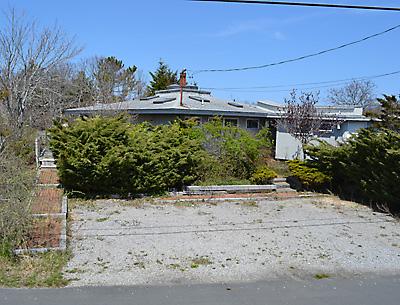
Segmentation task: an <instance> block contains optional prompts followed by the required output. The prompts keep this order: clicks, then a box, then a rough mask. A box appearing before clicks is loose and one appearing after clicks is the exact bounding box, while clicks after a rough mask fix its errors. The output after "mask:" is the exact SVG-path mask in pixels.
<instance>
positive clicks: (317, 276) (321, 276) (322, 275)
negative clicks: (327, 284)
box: [314, 273, 331, 280]
mask: <svg viewBox="0 0 400 305" xmlns="http://www.w3.org/2000/svg"><path fill="white" fill-rule="evenodd" d="M330 277H331V276H330V275H329V274H326V273H317V274H315V275H314V278H315V279H317V280H323V279H329V278H330Z"/></svg>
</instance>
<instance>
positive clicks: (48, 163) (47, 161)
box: [39, 158, 56, 168]
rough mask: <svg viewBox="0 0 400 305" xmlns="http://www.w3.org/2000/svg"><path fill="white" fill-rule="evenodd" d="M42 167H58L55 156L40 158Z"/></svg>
mask: <svg viewBox="0 0 400 305" xmlns="http://www.w3.org/2000/svg"><path fill="white" fill-rule="evenodd" d="M39 163H40V167H41V168H56V164H55V160H54V159H53V158H41V159H39Z"/></svg>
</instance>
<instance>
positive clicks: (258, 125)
mask: <svg viewBox="0 0 400 305" xmlns="http://www.w3.org/2000/svg"><path fill="white" fill-rule="evenodd" d="M248 121H257V127H255V128H250V127H247V122H248ZM246 129H250V130H256V129H260V120H259V119H246Z"/></svg>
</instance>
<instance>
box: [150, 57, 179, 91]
mask: <svg viewBox="0 0 400 305" xmlns="http://www.w3.org/2000/svg"><path fill="white" fill-rule="evenodd" d="M150 76H151V78H152V80H151V81H150V84H149V85H148V86H147V92H146V95H147V96H152V95H154V94H155V92H156V91H157V90H165V89H167V87H168V86H169V85H172V84H177V83H178V72H177V71H175V72H174V71H172V70H171V69H170V68H169V67H168V65H167V64H166V63H164V62H163V61H162V60H160V62H159V63H158V68H157V70H156V71H155V72H154V73H153V72H150Z"/></svg>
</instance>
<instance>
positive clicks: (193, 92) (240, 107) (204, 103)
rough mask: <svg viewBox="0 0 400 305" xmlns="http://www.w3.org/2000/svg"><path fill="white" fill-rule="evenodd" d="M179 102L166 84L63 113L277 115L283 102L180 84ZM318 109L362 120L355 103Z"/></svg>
mask: <svg viewBox="0 0 400 305" xmlns="http://www.w3.org/2000/svg"><path fill="white" fill-rule="evenodd" d="M182 91H183V94H182V104H181V101H180V99H181V93H180V87H179V85H172V86H169V87H168V89H167V90H160V91H156V93H155V95H154V96H150V97H146V98H140V99H134V100H130V101H125V102H120V103H111V104H100V103H97V104H95V105H93V106H89V107H81V108H70V109H66V110H64V113H65V114H78V115H86V114H93V113H96V112H99V113H100V112H109V111H127V112H128V113H131V114H173V115H182V114H183V115H208V116H214V115H221V116H236V117H258V118H262V117H268V118H278V117H280V116H281V115H282V110H283V107H284V106H283V105H281V104H278V103H275V102H272V101H259V102H258V103H257V104H247V103H239V102H236V101H234V100H231V101H229V100H228V101H227V100H222V99H218V98H215V97H214V96H212V95H211V92H209V91H204V90H200V89H198V88H197V87H196V86H186V87H184V88H183V90H182ZM320 108H321V111H324V112H327V113H329V114H335V115H338V116H340V117H343V118H346V119H347V118H349V119H355V120H365V119H367V118H366V117H365V116H363V115H362V109H361V110H360V109H357V108H355V107H320Z"/></svg>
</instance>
